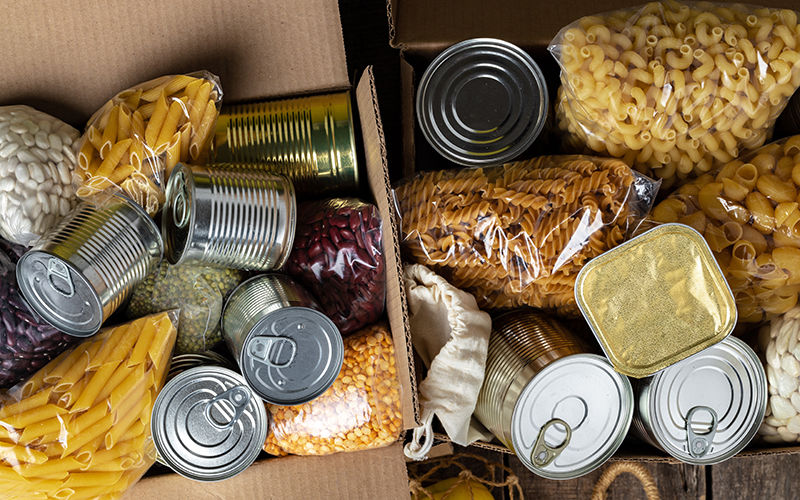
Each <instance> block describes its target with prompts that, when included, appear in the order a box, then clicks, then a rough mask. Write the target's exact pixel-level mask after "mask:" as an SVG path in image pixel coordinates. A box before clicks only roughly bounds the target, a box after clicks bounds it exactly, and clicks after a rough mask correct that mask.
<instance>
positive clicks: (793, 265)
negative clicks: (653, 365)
mask: <svg viewBox="0 0 800 500" xmlns="http://www.w3.org/2000/svg"><path fill="white" fill-rule="evenodd" d="M798 193H800V135H796V136H793V137H789V138H787V139H783V140H780V141H776V142H773V143H771V144H768V145H766V146H763V147H761V148H759V149H757V150H756V151H754V152H752V153H750V154H749V155H746V156H742V157H741V158H739V159H737V160H733V161H731V162H728V163H727V164H725V166H723V167H722V168H721V169H718V170H716V171H714V172H711V173H709V174H705V175H702V176H700V177H698V178H697V179H694V180H693V181H692V182H690V183H688V184H685V185H683V186H681V187H680V188H679V189H678V190H677V191H675V192H674V193H672V194H671V195H670V196H669V197H668V198H667V199H665V200H664V201H662V202H661V203H659V204H658V205H657V206H656V207H655V208H654V209H653V216H652V217H653V219H655V220H656V221H657V222H680V223H682V224H686V225H689V226H692V227H693V228H695V229H696V230H697V231H698V232H700V233H701V234H702V235H703V237H704V238H705V239H706V241H707V242H708V246H709V247H711V250H712V251H713V252H714V256H715V257H716V258H717V262H718V263H719V265H720V267H721V268H722V271H723V273H725V278H726V279H727V281H728V285H730V287H731V291H732V292H733V295H734V297H735V298H736V307H737V309H738V311H739V321H740V322H744V323H759V322H761V321H763V320H765V319H769V318H770V317H774V316H775V315H778V314H783V313H785V312H786V311H788V310H790V309H791V308H793V307H794V306H795V305H796V304H797V302H798V298H800V208H799V207H800V204H798Z"/></svg>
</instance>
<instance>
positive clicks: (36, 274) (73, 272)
mask: <svg viewBox="0 0 800 500" xmlns="http://www.w3.org/2000/svg"><path fill="white" fill-rule="evenodd" d="M17 283H19V288H20V291H21V292H22V295H23V296H24V297H25V300H26V302H27V303H28V305H29V306H30V307H31V309H33V310H34V311H35V312H36V313H37V314H39V316H41V317H42V319H44V320H45V321H47V322H48V323H50V324H51V325H53V326H54V327H55V328H57V329H59V330H61V331H62V332H64V333H67V334H69V335H72V336H75V337H89V336H91V335H94V334H95V333H97V331H98V330H100V326H102V324H103V305H102V303H101V302H100V297H99V296H98V295H97V292H96V291H95V290H94V288H93V287H92V285H91V283H89V281H88V280H87V279H86V277H85V276H84V275H83V274H82V273H81V272H79V271H78V270H77V269H75V268H74V267H73V265H72V264H71V263H70V262H68V261H66V260H64V259H62V258H60V257H57V256H55V255H52V254H50V253H48V252H46V251H42V250H31V251H29V252H27V253H26V254H25V255H23V256H22V258H21V259H20V260H19V262H18V263H17Z"/></svg>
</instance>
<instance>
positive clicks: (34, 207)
mask: <svg viewBox="0 0 800 500" xmlns="http://www.w3.org/2000/svg"><path fill="white" fill-rule="evenodd" d="M79 135H80V134H79V133H78V131H77V130H75V129H74V128H72V127H70V126H69V125H67V124H66V123H64V122H62V121H61V120H59V119H58V118H54V117H52V116H50V115H48V114H46V113H42V112H41V111H37V110H35V109H33V108H31V107H28V106H2V107H0V236H2V237H4V238H6V239H8V240H9V241H11V242H13V243H18V244H22V245H29V244H31V243H32V242H34V241H35V240H37V239H38V238H40V237H41V236H42V235H44V234H45V233H47V231H49V230H50V229H51V228H52V227H53V226H54V225H55V224H56V223H57V222H58V221H59V220H60V219H61V217H63V216H65V215H67V213H68V212H69V211H70V210H71V209H72V207H73V206H75V201H76V197H75V190H74V188H73V187H72V174H73V171H74V170H75V153H74V143H76V142H77V140H78V136H79Z"/></svg>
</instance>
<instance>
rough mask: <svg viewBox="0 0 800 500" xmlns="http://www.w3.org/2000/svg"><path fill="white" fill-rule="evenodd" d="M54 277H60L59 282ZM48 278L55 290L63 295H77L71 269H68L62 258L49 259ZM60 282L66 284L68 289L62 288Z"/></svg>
mask: <svg viewBox="0 0 800 500" xmlns="http://www.w3.org/2000/svg"><path fill="white" fill-rule="evenodd" d="M54 278H60V280H59V282H56V281H55V280H54ZM47 280H48V281H49V282H50V286H51V287H52V288H53V290H55V291H56V292H58V293H60V294H61V295H63V296H65V297H72V296H73V295H75V285H74V284H73V283H72V278H71V277H70V275H69V269H67V265H66V264H64V263H63V262H61V261H60V260H58V259H50V260H48V261H47ZM59 283H63V284H64V285H66V286H67V289H66V290H64V289H62V288H61V286H59Z"/></svg>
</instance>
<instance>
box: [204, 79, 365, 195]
mask: <svg viewBox="0 0 800 500" xmlns="http://www.w3.org/2000/svg"><path fill="white" fill-rule="evenodd" d="M211 156H212V158H213V161H214V162H215V163H227V164H240V165H245V166H248V165H249V166H253V165H258V166H260V167H263V168H265V169H267V170H269V171H271V172H275V173H279V174H283V175H285V176H286V177H288V178H289V179H291V181H292V183H294V186H295V188H296V189H297V191H298V192H299V193H301V194H313V195H315V196H319V195H320V194H323V193H326V192H330V191H342V190H345V191H347V190H351V191H354V190H356V189H357V188H358V164H357V160H356V141H355V134H354V129H353V112H352V106H351V104H350V93H349V92H342V93H337V94H327V95H319V96H312V97H302V98H299V99H284V100H280V101H270V102H260V103H254V104H242V105H238V106H226V107H223V108H222V113H221V114H220V116H219V119H218V120H217V128H216V132H215V133H214V140H213V141H212V143H211Z"/></svg>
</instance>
